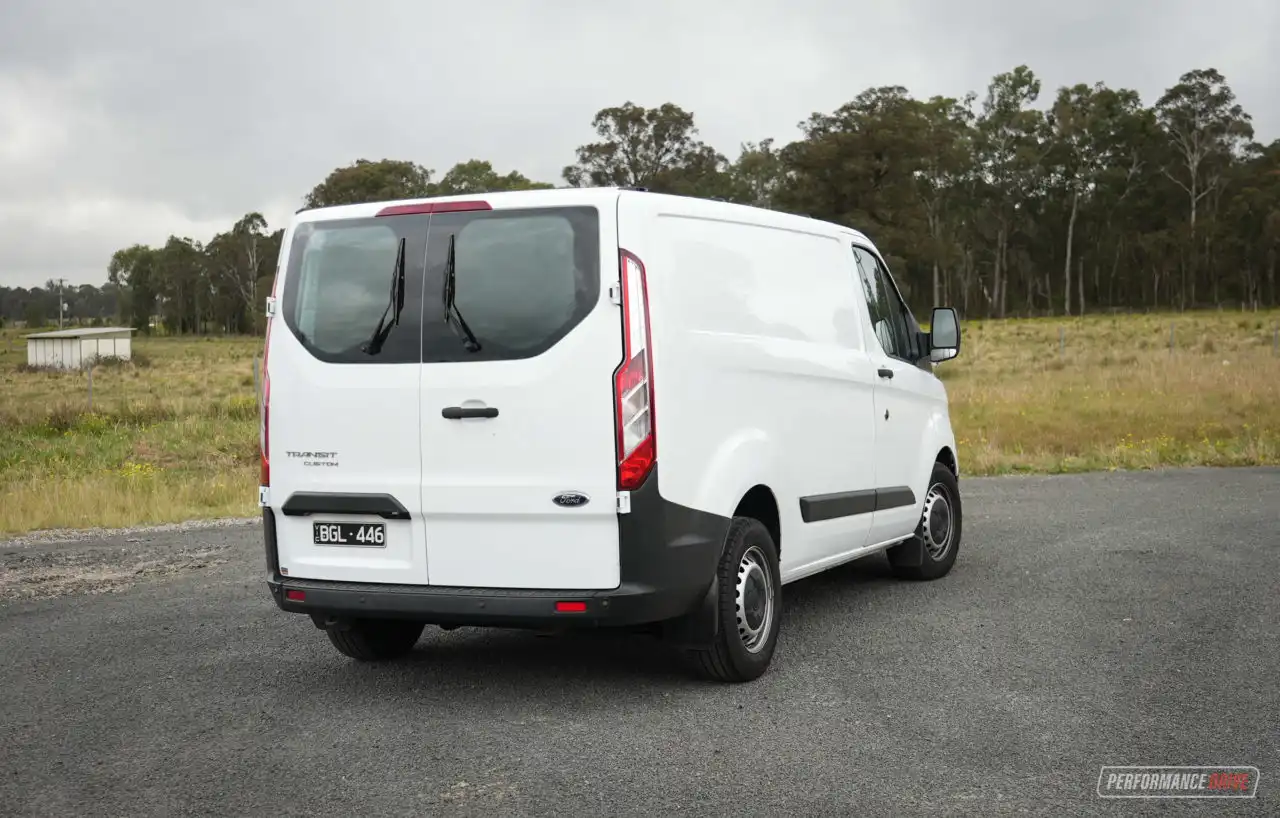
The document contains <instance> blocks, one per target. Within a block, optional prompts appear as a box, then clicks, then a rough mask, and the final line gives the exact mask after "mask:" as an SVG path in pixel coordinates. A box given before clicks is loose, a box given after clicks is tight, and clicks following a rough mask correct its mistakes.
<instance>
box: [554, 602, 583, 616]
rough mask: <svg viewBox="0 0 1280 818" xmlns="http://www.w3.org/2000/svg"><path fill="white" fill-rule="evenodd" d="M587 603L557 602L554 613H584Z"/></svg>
mask: <svg viewBox="0 0 1280 818" xmlns="http://www.w3.org/2000/svg"><path fill="white" fill-rule="evenodd" d="M586 610H587V603H585V602H557V603H556V613H585V612H586Z"/></svg>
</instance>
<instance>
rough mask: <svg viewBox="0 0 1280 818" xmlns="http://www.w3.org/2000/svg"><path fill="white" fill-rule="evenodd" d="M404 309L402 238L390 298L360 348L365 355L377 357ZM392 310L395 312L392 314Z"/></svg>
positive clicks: (397, 253) (397, 323) (392, 275)
mask: <svg viewBox="0 0 1280 818" xmlns="http://www.w3.org/2000/svg"><path fill="white" fill-rule="evenodd" d="M403 309H404V238H403V237H401V239H400V247H399V249H398V250H397V251H396V266H395V269H394V270H393V271H392V272H391V297H390V298H388V299H387V308H386V309H385V310H383V311H382V317H381V318H379V319H378V326H377V327H376V328H375V329H374V330H373V335H372V336H370V338H369V340H368V341H366V342H365V343H364V345H363V346H361V347H360V349H362V350H363V351H364V352H365V354H366V355H377V354H378V353H379V352H380V351H382V345H383V344H384V343H386V341H387V336H388V335H390V334H391V328H392V327H394V326H397V325H399V323H400V311H401V310H403ZM392 310H395V312H394V313H392ZM388 314H390V315H391V320H390V321H388V320H387V315H388Z"/></svg>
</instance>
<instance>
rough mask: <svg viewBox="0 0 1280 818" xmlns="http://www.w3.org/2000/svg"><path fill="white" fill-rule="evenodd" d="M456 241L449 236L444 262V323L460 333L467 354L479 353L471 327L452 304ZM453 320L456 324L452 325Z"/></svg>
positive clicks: (455, 291) (455, 282) (454, 294)
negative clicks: (447, 256) (447, 253)
mask: <svg viewBox="0 0 1280 818" xmlns="http://www.w3.org/2000/svg"><path fill="white" fill-rule="evenodd" d="M456 239H457V235H456V234H454V235H450V236H449V259H448V260H447V261H446V262H445V267H444V322H445V323H446V324H448V325H449V326H450V327H453V328H454V329H455V330H460V331H461V333H462V335H461V337H462V342H463V344H464V345H465V346H466V349H467V352H479V351H480V341H479V339H477V338H476V334H475V333H474V332H472V331H471V327H468V326H467V322H466V321H465V320H463V318H462V313H460V312H458V306H457V305H456V304H455V303H454V298H455V297H456V296H457V293H458V270H457V266H456V264H455V262H454V246H455V244H456V242H455V240H456ZM455 320H456V322H457V323H456V324H455V323H454V322H455Z"/></svg>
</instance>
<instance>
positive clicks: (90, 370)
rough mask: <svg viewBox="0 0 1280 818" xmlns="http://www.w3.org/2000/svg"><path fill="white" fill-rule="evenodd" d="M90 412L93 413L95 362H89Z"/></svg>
mask: <svg viewBox="0 0 1280 818" xmlns="http://www.w3.org/2000/svg"><path fill="white" fill-rule="evenodd" d="M89 411H90V412H92V411H93V361H90V362H89Z"/></svg>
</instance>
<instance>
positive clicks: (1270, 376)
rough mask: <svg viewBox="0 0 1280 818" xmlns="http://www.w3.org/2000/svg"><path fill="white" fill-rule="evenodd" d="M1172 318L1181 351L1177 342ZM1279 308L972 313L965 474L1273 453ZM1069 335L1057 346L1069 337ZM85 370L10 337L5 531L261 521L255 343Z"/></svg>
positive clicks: (147, 341) (1, 386) (3, 352)
mask: <svg viewBox="0 0 1280 818" xmlns="http://www.w3.org/2000/svg"><path fill="white" fill-rule="evenodd" d="M1171 322H1172V323H1174V324H1175V326H1176V328H1175V347H1176V348H1175V350H1174V351H1173V353H1170V350H1169V326H1170V323H1171ZM1277 324H1280V312H1270V313H1240V312H1222V313H1217V312H1215V313H1188V314H1182V315H1149V316H1148V315H1143V316H1116V317H1110V316H1098V317H1086V318H1082V319H1061V318H1060V319H1034V320H1008V321H987V322H976V321H975V322H968V323H966V324H965V325H964V327H963V339H964V341H963V343H964V347H963V350H962V352H961V356H960V358H959V359H957V360H955V361H952V362H948V363H946V364H943V365H941V366H939V367H938V372H939V374H940V375H941V376H942V377H943V378H944V380H945V381H946V383H947V388H948V391H949V394H950V396H951V404H952V420H953V424H954V427H955V431H956V437H957V440H958V444H959V449H960V451H959V456H960V464H961V469H962V472H963V473H964V474H967V475H977V474H1001V473H1008V472H1015V471H1034V472H1065V471H1085V470H1096V469H1141V468H1151V467H1155V466H1184V465H1211V466H1232V465H1259V464H1277V463H1280V356H1277V355H1276V354H1274V351H1273V348H1272V332H1273V327H1274V326H1276V325H1277ZM1060 331H1062V332H1063V333H1064V334H1065V341H1066V343H1065V349H1063V348H1061V347H1060V335H1059V332H1060ZM134 346H135V357H136V361H135V363H133V364H130V365H123V366H115V367H103V368H98V369H96V370H95V371H94V375H93V397H94V403H93V410H92V411H90V409H89V405H88V383H87V378H86V376H85V374H83V373H61V374H54V373H46V372H29V371H22V369H23V367H22V366H21V364H24V363H25V361H26V347H25V342H24V341H23V340H22V337H21V334H20V333H18V332H15V331H14V330H3V331H0V533H15V532H24V531H30V530H35V529H45V528H64V527H73V528H74V527H91V526H124V525H133V524H140V523H162V522H176V521H180V520H186V519H194V518H206V517H223V516H251V515H253V514H255V513H256V511H257V509H256V497H257V495H256V491H255V486H256V485H257V472H258V469H257V445H258V421H257V417H258V415H257V402H256V400H255V393H254V389H255V384H254V376H253V362H254V356H255V354H257V353H259V352H260V351H261V349H262V342H261V339H258V338H230V339H222V338H219V339H213V338H199V339H173V338H154V339H151V338H138V339H137V340H136V341H135V345H134Z"/></svg>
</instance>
